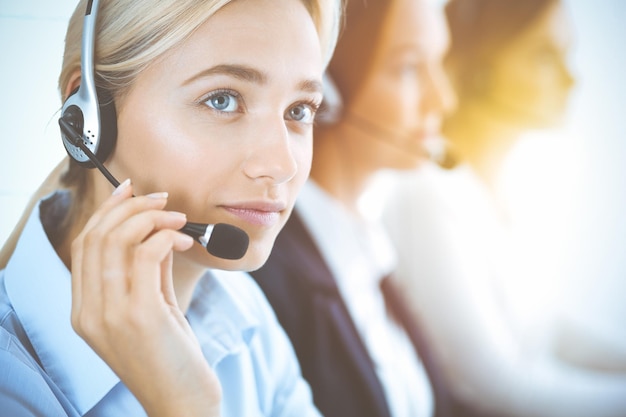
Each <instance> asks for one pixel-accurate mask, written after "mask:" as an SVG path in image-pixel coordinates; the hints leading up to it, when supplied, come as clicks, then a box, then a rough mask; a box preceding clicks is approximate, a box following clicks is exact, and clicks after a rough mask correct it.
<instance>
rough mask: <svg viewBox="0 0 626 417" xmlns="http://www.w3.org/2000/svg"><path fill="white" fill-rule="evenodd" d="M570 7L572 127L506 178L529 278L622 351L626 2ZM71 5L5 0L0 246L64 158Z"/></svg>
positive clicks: (515, 160) (541, 142)
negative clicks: (533, 262) (62, 83)
mask: <svg viewBox="0 0 626 417" xmlns="http://www.w3.org/2000/svg"><path fill="white" fill-rule="evenodd" d="M568 3H569V7H570V12H571V15H572V18H573V20H574V26H575V30H576V37H577V40H576V46H575V49H574V51H573V56H572V65H573V69H574V73H575V75H576V76H577V78H578V80H577V82H578V84H577V87H576V88H575V91H574V93H573V96H572V100H571V103H570V104H571V105H570V108H569V114H568V117H567V123H566V125H565V126H564V127H563V129H560V130H558V131H551V132H537V133H536V134H532V135H529V137H528V138H527V140H526V141H524V142H523V143H521V144H520V146H519V147H518V148H516V149H515V151H514V152H513V154H512V155H511V158H510V161H509V164H508V165H507V171H506V177H505V185H506V189H507V190H508V195H509V198H510V201H511V202H512V206H513V208H514V214H515V218H516V219H517V223H516V225H517V229H516V230H518V233H519V237H520V239H523V241H524V242H525V243H526V245H527V246H528V247H530V248H532V250H533V251H534V252H535V254H536V257H537V259H539V260H540V261H541V263H538V264H537V265H538V267H537V270H541V271H542V273H541V274H537V275H534V276H528V280H529V284H531V285H540V284H543V285H547V286H548V287H549V288H550V290H551V291H552V293H553V296H554V297H555V299H557V298H561V295H562V298H563V299H564V300H568V301H567V303H565V304H566V308H568V309H569V310H571V313H572V314H578V316H579V319H580V320H584V321H585V322H586V323H588V324H589V326H592V327H594V328H596V329H600V330H603V331H604V333H605V334H607V335H610V337H615V338H621V342H622V343H624V345H625V346H626V340H624V339H625V338H626V332H624V331H623V328H622V327H623V323H626V302H623V297H624V294H626V163H624V158H625V157H626V139H624V137H623V130H624V127H623V124H622V123H623V121H624V119H625V118H624V115H623V113H624V109H626V81H625V80H624V79H623V77H624V76H625V74H626V48H625V47H624V45H623V42H624V40H625V39H626V25H625V24H624V22H623V19H624V17H626V2H623V1H621V0H595V1H589V0H569V1H568ZM74 5H75V0H55V1H54V2H51V1H49V0H22V1H16V0H0V50H1V51H2V56H3V60H2V69H1V70H0V71H1V73H2V78H1V79H0V91H2V92H3V95H2V99H0V120H1V123H0V144H1V145H0V149H1V151H0V206H1V207H2V219H1V220H0V242H4V241H5V240H6V238H7V237H8V235H9V233H10V231H11V230H12V228H13V226H14V224H15V223H16V222H17V220H18V218H19V216H20V214H21V212H22V209H23V207H24V205H25V204H26V202H27V200H28V197H29V195H30V194H31V193H32V192H33V191H34V190H35V189H36V187H37V186H38V184H39V183H40V182H41V181H42V180H43V179H44V178H45V176H46V174H47V173H48V172H49V171H50V169H51V168H52V167H54V166H55V165H56V163H57V162H58V161H59V160H60V159H61V158H62V157H63V155H64V150H63V147H62V144H61V140H60V138H59V133H58V125H57V117H58V110H59V108H60V105H61V103H60V100H59V94H58V91H57V87H56V84H57V79H56V78H57V75H58V73H59V69H60V63H61V54H62V47H63V37H64V31H65V26H66V24H67V20H68V18H69V16H70V13H71V12H72V10H73V8H74ZM546 276H548V277H549V278H550V279H549V280H547V281H546ZM536 281H538V282H536ZM581 302H583V303H585V304H584V305H585V308H583V309H579V308H573V307H572V306H574V305H580V303H581ZM616 329H618V330H619V332H618V331H617V330H616Z"/></svg>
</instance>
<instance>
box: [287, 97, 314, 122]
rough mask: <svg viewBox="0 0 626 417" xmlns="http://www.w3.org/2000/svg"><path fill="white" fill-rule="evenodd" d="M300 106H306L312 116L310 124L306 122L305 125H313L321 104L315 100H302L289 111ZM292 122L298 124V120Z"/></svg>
mask: <svg viewBox="0 0 626 417" xmlns="http://www.w3.org/2000/svg"><path fill="white" fill-rule="evenodd" d="M302 105H305V106H308V107H309V108H310V109H311V113H312V116H313V117H312V120H311V122H308V123H307V124H310V123H313V122H314V121H315V115H316V114H317V111H318V110H319V108H320V105H321V103H320V102H318V101H316V100H303V101H300V102H298V103H295V104H294V105H293V106H291V107H289V110H291V109H293V108H294V107H297V106H302ZM294 121H295V122H299V121H298V120H294Z"/></svg>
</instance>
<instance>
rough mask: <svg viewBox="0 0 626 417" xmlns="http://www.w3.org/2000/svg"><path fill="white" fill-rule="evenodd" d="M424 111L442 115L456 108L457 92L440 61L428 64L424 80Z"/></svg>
mask: <svg viewBox="0 0 626 417" xmlns="http://www.w3.org/2000/svg"><path fill="white" fill-rule="evenodd" d="M423 103H424V104H423V112H424V113H425V114H436V115H439V116H442V115H444V114H447V113H449V112H451V111H452V110H454V108H455V107H456V104H457V98H456V94H455V92H454V90H453V88H452V84H451V83H450V79H449V78H448V75H447V74H446V72H445V70H444V68H443V65H442V64H441V63H439V62H437V63H432V64H431V65H429V66H428V68H427V71H426V74H425V80H424V98H423Z"/></svg>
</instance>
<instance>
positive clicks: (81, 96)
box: [61, 0, 117, 167]
mask: <svg viewBox="0 0 626 417" xmlns="http://www.w3.org/2000/svg"><path fill="white" fill-rule="evenodd" d="M97 15H98V0H89V2H88V3H87V9H86V11H85V18H84V23H83V35H82V45H81V79H80V87H78V90H76V91H75V92H73V93H72V94H71V95H70V96H69V97H68V98H67V100H66V101H65V103H64V104H63V108H62V111H61V118H62V119H64V120H65V121H66V122H67V123H69V124H70V125H71V126H73V127H74V128H75V129H76V130H77V131H78V132H82V137H83V141H84V143H85V145H86V146H87V148H89V150H91V152H92V153H94V154H95V155H96V157H97V158H98V160H99V161H100V162H104V161H105V160H106V158H107V157H108V156H109V154H110V153H111V150H112V149H113V146H114V144H115V139H116V137H117V118H116V114H115V105H114V103H113V100H112V98H111V97H110V95H109V94H107V93H106V92H104V91H101V90H97V89H96V82H95V75H94V55H95V53H94V50H95V38H96V36H95V31H96V18H97ZM61 136H62V138H63V145H64V146H65V149H66V150H67V153H68V154H69V155H70V157H71V158H72V159H74V160H75V161H77V162H79V163H81V164H82V165H84V166H87V167H93V166H94V164H93V163H92V162H91V161H90V159H89V157H88V156H87V155H86V154H85V153H84V152H83V151H82V150H81V149H80V147H78V146H77V145H75V143H74V141H72V140H70V139H69V138H68V137H67V136H66V135H65V133H64V132H63V131H61Z"/></svg>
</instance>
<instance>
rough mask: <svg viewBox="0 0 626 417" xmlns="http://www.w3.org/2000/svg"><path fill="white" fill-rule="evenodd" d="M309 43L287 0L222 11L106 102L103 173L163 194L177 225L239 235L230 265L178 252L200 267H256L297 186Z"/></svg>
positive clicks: (307, 113) (307, 111)
mask: <svg viewBox="0 0 626 417" xmlns="http://www.w3.org/2000/svg"><path fill="white" fill-rule="evenodd" d="M322 66H323V63H322V56H321V48H320V42H319V38H318V36H317V32H316V29H315V26H314V24H313V21H312V19H311V17H310V15H309V14H308V12H307V11H306V9H305V7H304V6H303V5H302V2H301V1H299V0H258V1H233V2H232V3H230V4H228V5H227V6H225V7H224V8H223V9H221V10H219V11H218V12H217V13H216V14H215V15H214V16H213V17H211V18H210V19H209V20H208V21H207V22H206V23H205V24H203V25H202V26H201V27H200V28H199V30H197V31H196V32H194V33H193V35H192V36H191V37H190V38H188V39H187V40H186V41H185V42H184V43H183V44H181V45H180V46H179V47H177V48H175V49H173V50H171V51H169V52H168V53H167V54H165V56H163V57H162V58H161V59H159V60H158V61H156V62H155V63H154V64H153V65H151V66H150V67H149V68H147V69H146V70H145V71H143V72H142V73H141V74H140V75H139V76H138V77H137V79H136V82H135V83H134V85H133V87H132V88H131V90H130V91H129V92H128V94H126V95H124V96H123V97H122V98H121V99H120V100H118V103H117V105H118V129H119V134H118V141H117V145H116V148H115V150H114V153H113V155H112V157H111V158H110V160H109V162H108V165H109V168H110V169H111V170H112V172H114V173H116V175H118V176H119V177H120V178H131V179H132V181H133V184H134V186H135V190H136V193H137V194H145V193H150V192H156V191H168V192H169V196H170V197H169V202H168V206H167V209H169V210H176V211H181V212H183V213H186V214H187V218H188V220H189V221H194V222H203V223H221V222H222V223H229V224H232V225H235V226H237V227H239V228H241V229H243V230H244V231H245V232H246V233H247V234H248V235H249V236H250V246H249V249H248V252H247V253H246V255H245V257H244V258H243V259H242V260H238V261H226V260H221V259H219V258H215V257H213V256H212V255H208V254H207V252H206V250H205V249H204V248H202V247H200V245H194V246H195V247H194V248H193V249H192V250H190V251H189V252H187V253H185V254H183V256H185V257H189V258H190V259H193V260H195V261H198V262H200V263H202V264H203V265H208V266H211V267H217V268H223V269H247V270H251V269H255V268H258V267H259V266H260V265H261V264H262V263H263V262H265V260H266V258H267V256H268V255H269V252H270V250H271V248H272V245H273V243H274V239H275V237H276V235H277V233H278V232H279V230H280V229H281V228H282V226H283V225H284V223H285V221H286V220H287V217H288V216H289V214H290V212H291V209H292V208H293V205H294V200H295V198H296V194H297V193H298V191H299V189H300V187H301V185H302V184H303V182H304V181H305V179H306V178H307V176H308V174H309V170H310V164H311V156H312V121H313V115H314V112H315V109H316V107H317V105H318V104H319V103H320V101H321V99H322V94H321V77H322V71H323V68H322Z"/></svg>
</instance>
